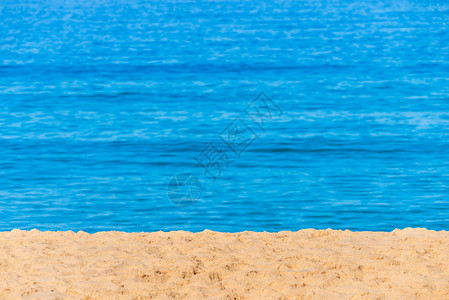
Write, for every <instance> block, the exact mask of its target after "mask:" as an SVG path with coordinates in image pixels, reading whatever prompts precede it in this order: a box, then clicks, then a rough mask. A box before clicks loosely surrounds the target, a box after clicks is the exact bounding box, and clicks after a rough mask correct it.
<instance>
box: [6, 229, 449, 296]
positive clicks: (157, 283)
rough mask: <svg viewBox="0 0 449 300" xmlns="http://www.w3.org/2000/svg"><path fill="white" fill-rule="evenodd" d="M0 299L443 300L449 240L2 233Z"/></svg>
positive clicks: (425, 233)
mask: <svg viewBox="0 0 449 300" xmlns="http://www.w3.org/2000/svg"><path fill="white" fill-rule="evenodd" d="M0 247H1V251H0V298H1V299H19V298H20V299H22V298H28V299H152V298H154V299H203V298H208V299H318V298H327V299H384V298H388V299H449V232H447V231H440V232H436V231H429V230H426V229H404V230H394V231H393V232H377V233H375V232H350V231H334V230H312V229H308V230H301V231H298V232H278V233H256V232H242V233H232V234H231V233H219V232H213V231H204V232H201V233H190V232H185V231H176V232H154V233H123V232H113V231H111V232H100V233H96V234H88V233H85V232H77V233H74V232H71V231H67V232H40V231H37V230H31V231H21V230H13V231H10V232H2V233H0Z"/></svg>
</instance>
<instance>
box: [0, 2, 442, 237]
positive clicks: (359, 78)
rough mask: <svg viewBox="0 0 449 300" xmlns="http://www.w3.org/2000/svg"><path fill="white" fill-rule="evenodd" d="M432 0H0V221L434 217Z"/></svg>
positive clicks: (144, 224)
mask: <svg viewBox="0 0 449 300" xmlns="http://www.w3.org/2000/svg"><path fill="white" fill-rule="evenodd" d="M448 25H449V3H447V2H446V3H445V2H444V1H424V0H410V1H402V0H398V1H385V0H384V1H348V0H343V1H324V0H323V1H321V0H317V1H288V0H285V1H268V0H261V1H228V0H225V1H221V0H220V1H184V0H180V1H155V0H151V1H147V0H133V1H113V0H93V1H72V0H65V1H61V0H18V1H11V0H3V1H1V2H0V230H2V231H4V230H11V229H15V228H18V229H23V230H30V229H33V228H36V229H39V230H73V231H79V230H82V231H86V232H90V233H94V232H98V231H106V230H120V231H126V232H141V231H146V232H152V231H159V230H162V231H171V230H187V231H194V232H198V231H203V230H205V229H208V230H216V231H223V232H237V231H245V230H251V231H269V232H274V231H283V230H292V231H296V230H300V229H304V228H316V229H326V228H332V229H341V230H345V229H348V230H353V231H364V230H369V231H391V230H394V229H395V228H405V227H426V228H428V229H434V230H448V228H449V75H448V74H449V30H448V29H449V28H448Z"/></svg>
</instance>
